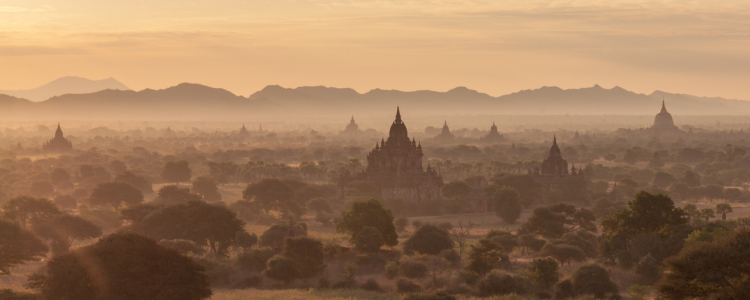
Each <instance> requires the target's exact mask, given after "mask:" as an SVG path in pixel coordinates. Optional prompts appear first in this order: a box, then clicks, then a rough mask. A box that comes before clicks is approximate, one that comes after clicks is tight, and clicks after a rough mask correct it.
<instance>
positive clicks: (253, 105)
mask: <svg viewBox="0 0 750 300" xmlns="http://www.w3.org/2000/svg"><path fill="white" fill-rule="evenodd" d="M662 99H664V100H665V101H666V103H667V109H668V110H669V112H671V113H672V114H676V115H681V114H682V115H750V101H744V100H730V99H724V98H718V97H696V96H691V95H684V94H672V93H666V92H662V91H655V92H653V93H651V94H650V95H645V94H638V93H635V92H632V91H628V90H626V89H623V88H621V87H614V88H611V89H605V88H602V87H600V86H599V85H594V86H593V87H589V88H580V89H567V90H566V89H561V88H558V87H541V88H539V89H533V90H522V91H519V92H515V93H512V94H508V95H503V96H499V97H492V96H490V95H488V94H484V93H481V92H478V91H475V90H471V89H468V88H465V87H457V88H454V89H451V90H449V91H446V92H436V91H424V90H423V91H411V92H404V91H397V90H382V89H374V90H371V91H368V92H366V93H358V92H357V91H355V90H353V89H349V88H331V87H323V86H314V87H313V86H307V87H298V88H284V87H281V86H278V85H269V86H266V87H265V88H263V89H262V90H260V91H258V92H256V93H254V94H252V95H250V96H248V97H242V96H238V95H235V94H233V93H231V92H229V91H227V90H224V89H220V88H212V87H208V86H204V85H200V84H193V83H182V84H179V85H177V86H173V87H170V88H166V89H162V90H152V89H146V90H142V91H132V90H114V89H107V90H102V91H98V92H94V93H87V94H65V95H61V96H55V97H51V98H49V99H47V100H45V101H41V102H32V101H29V100H26V99H22V98H19V97H13V96H8V95H0V117H2V118H3V119H5V120H24V119H26V120H28V119H45V120H46V119H56V120H60V119H68V120H71V119H74V120H96V119H108V120H111V119H119V120H247V119H249V118H254V119H261V118H266V119H268V118H279V117H281V118H283V117H289V118H292V120H293V118H294V117H299V116H303V117H310V116H315V117H340V116H342V115H347V116H348V115H352V114H354V115H383V114H391V113H393V110H394V108H395V107H396V106H400V107H401V109H402V112H406V111H408V112H409V114H410V115H435V114H437V115H456V114H477V115H511V114H524V115H564V114H578V115H607V114H609V115H612V114H615V115H653V114H656V113H657V112H658V111H659V109H660V107H661V101H662Z"/></svg>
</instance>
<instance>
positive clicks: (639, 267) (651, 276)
mask: <svg viewBox="0 0 750 300" xmlns="http://www.w3.org/2000/svg"><path fill="white" fill-rule="evenodd" d="M635 273H636V274H638V275H639V276H640V277H641V280H642V282H643V283H645V284H652V283H654V282H656V281H657V280H658V279H659V276H660V275H661V270H659V263H658V262H657V261H656V259H655V258H654V257H653V256H651V254H648V255H646V256H644V257H643V258H641V260H640V261H639V262H638V264H636V265H635Z"/></svg>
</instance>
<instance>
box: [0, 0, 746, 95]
mask: <svg viewBox="0 0 750 300" xmlns="http://www.w3.org/2000/svg"><path fill="white" fill-rule="evenodd" d="M62 76H80V77H85V78H89V79H104V78H108V77H114V78H116V79H118V80H119V81H121V82H122V83H124V84H125V85H127V86H129V87H130V88H132V89H135V90H141V89H145V88H153V89H161V88H166V87H169V86H174V85H176V84H179V83H181V82H192V83H201V84H205V85H209V86H212V87H220V88H224V89H227V90H229V91H231V92H233V93H235V94H239V95H245V96H247V95H250V94H252V93H253V92H255V91H258V90H260V89H262V88H263V87H264V86H266V85H272V84H278V85H281V86H284V87H298V86H318V85H323V86H331V87H350V88H354V89H355V90H357V91H359V92H367V91H368V90H371V89H375V88H380V89H398V90H406V91H413V90H437V91H446V90H449V89H451V88H454V87H457V86H465V87H468V88H470V89H474V90H478V91H480V92H484V93H488V94H490V95H493V96H500V95H503V94H508V93H512V92H516V91H519V90H524V89H535V88H539V87H542V86H558V87H561V88H581V87H590V86H593V85H594V84H599V85H601V86H602V87H605V88H611V87H614V86H620V87H623V88H625V89H628V90H632V91H635V92H639V93H647V94H648V93H651V92H653V91H654V90H663V91H668V92H676V93H686V94H693V95H697V96H720V97H725V98H735V99H745V100H750V1H746V0H743V1H739V0H727V1H722V0H713V1H690V0H680V1H620V0H605V1H597V0H580V1H536V0H510V1H506V0H425V1H416V0H404V1H395V0H374V1H353V0H268V1H259V0H248V1H228V0H214V1H174V0H159V1H153V0H129V1H101V0H96V1H94V0H64V1H63V0H50V1H43V0H23V1H19V0H0V90H16V89H29V88H34V87H37V86H40V85H42V84H44V83H46V82H49V81H52V80H54V79H56V78H58V77H62Z"/></svg>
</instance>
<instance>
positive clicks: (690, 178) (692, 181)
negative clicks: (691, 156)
mask: <svg viewBox="0 0 750 300" xmlns="http://www.w3.org/2000/svg"><path fill="white" fill-rule="evenodd" d="M680 182H682V183H684V184H687V186H688V187H696V186H700V185H701V177H700V175H698V174H696V173H695V172H693V171H690V170H687V171H685V173H682V176H680Z"/></svg>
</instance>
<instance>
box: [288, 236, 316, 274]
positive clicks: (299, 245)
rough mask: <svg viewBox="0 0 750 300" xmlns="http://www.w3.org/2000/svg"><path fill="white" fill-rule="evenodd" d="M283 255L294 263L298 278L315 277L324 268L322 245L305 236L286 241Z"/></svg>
mask: <svg viewBox="0 0 750 300" xmlns="http://www.w3.org/2000/svg"><path fill="white" fill-rule="evenodd" d="M284 255H285V256H287V257H289V258H290V259H292V260H293V261H294V262H295V268H296V269H297V273H298V274H299V276H300V278H308V277H312V276H315V275H317V274H319V273H320V272H321V271H323V269H325V267H326V264H325V262H324V261H323V257H324V255H323V243H321V242H320V241H318V240H316V239H313V238H310V237H307V236H298V237H293V238H288V239H286V240H285V241H284Z"/></svg>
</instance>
